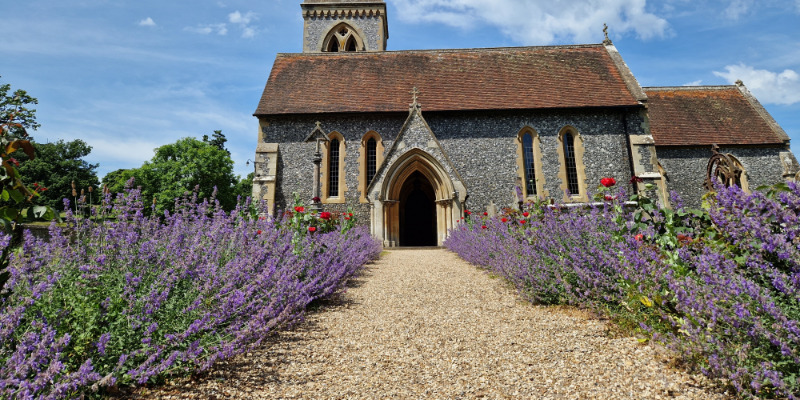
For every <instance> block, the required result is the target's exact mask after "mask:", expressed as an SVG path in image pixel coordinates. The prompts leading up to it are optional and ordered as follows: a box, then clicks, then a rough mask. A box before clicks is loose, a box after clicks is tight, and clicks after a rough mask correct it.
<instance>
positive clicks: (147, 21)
mask: <svg viewBox="0 0 800 400" xmlns="http://www.w3.org/2000/svg"><path fill="white" fill-rule="evenodd" d="M139 26H156V22H155V21H153V19H152V18H150V17H147V18H145V19H143V20H141V21H139Z"/></svg>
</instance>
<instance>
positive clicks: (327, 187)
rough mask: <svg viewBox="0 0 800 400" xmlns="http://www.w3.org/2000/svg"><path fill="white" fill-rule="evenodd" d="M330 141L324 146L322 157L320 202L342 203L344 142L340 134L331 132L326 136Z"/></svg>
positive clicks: (343, 189)
mask: <svg viewBox="0 0 800 400" xmlns="http://www.w3.org/2000/svg"><path fill="white" fill-rule="evenodd" d="M328 137H329V138H330V141H329V142H327V143H326V144H325V152H324V153H323V155H322V202H323V203H343V202H344V192H345V191H346V190H347V187H346V186H347V185H346V183H345V172H344V160H345V151H346V146H345V141H344V137H342V134H341V133H339V132H336V131H333V132H331V133H329V134H328Z"/></svg>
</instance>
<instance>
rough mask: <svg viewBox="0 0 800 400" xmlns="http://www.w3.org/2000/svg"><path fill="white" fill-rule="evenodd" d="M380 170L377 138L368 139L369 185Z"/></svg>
mask: <svg viewBox="0 0 800 400" xmlns="http://www.w3.org/2000/svg"><path fill="white" fill-rule="evenodd" d="M377 170H378V142H377V141H375V138H369V140H367V185H369V184H370V182H372V179H373V178H375V172H377Z"/></svg>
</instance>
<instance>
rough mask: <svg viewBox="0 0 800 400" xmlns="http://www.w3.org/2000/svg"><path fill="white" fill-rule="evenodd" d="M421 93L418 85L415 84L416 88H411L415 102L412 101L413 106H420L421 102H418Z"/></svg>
mask: <svg viewBox="0 0 800 400" xmlns="http://www.w3.org/2000/svg"><path fill="white" fill-rule="evenodd" d="M419 93H420V92H419V89H417V87H416V86H414V88H413V89H411V96H412V97H411V98H412V100H413V102H412V103H411V107H417V106H419V103H417V96H419Z"/></svg>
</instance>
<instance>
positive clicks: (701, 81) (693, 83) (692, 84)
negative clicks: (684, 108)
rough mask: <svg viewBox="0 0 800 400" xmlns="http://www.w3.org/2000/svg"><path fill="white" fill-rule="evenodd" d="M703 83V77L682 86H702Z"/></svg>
mask: <svg viewBox="0 0 800 400" xmlns="http://www.w3.org/2000/svg"><path fill="white" fill-rule="evenodd" d="M702 83H703V80H702V79H698V80H696V81H692V82H686V83H684V84H683V85H681V86H700V84H702Z"/></svg>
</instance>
